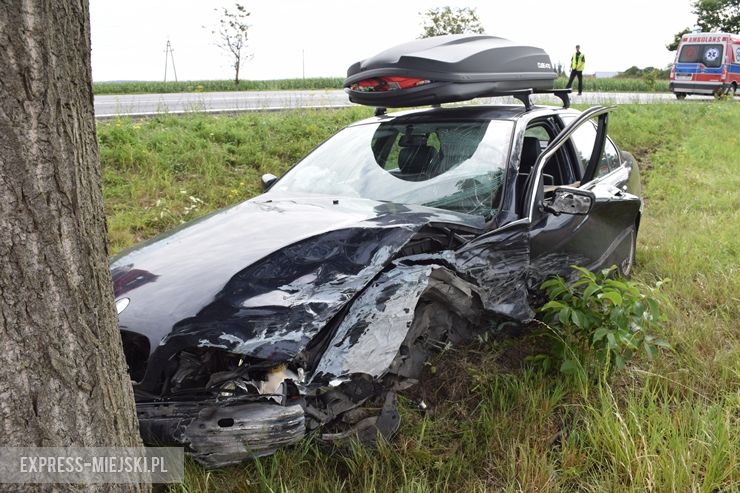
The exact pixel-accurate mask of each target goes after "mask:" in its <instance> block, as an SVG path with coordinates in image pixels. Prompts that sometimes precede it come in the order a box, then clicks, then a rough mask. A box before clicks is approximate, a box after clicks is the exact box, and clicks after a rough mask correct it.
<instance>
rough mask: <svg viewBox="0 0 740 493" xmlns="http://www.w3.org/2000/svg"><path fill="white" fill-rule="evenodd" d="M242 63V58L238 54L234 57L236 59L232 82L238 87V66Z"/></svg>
mask: <svg viewBox="0 0 740 493" xmlns="http://www.w3.org/2000/svg"><path fill="white" fill-rule="evenodd" d="M241 65H242V59H241V57H240V56H237V57H236V61H235V62H234V69H235V70H236V73H235V74H234V84H235V85H236V87H239V67H241Z"/></svg>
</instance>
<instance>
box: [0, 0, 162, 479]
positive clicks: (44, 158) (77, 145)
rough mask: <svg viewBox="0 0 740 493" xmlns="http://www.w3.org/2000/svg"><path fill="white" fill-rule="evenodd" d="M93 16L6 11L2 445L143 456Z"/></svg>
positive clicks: (40, 0) (0, 203)
mask: <svg viewBox="0 0 740 493" xmlns="http://www.w3.org/2000/svg"><path fill="white" fill-rule="evenodd" d="M89 18H90V17H89V8H88V2H87V0H77V1H75V0H58V1H54V2H48V1H44V0H9V1H4V2H3V3H2V4H0V74H1V75H0V419H1V421H0V444H1V445H2V446H47V447H53V446H139V445H141V441H140V438H139V433H138V423H137V420H136V414H135V407H134V400H133V393H132V389H131V382H130V380H129V376H128V374H127V371H126V363H125V360H124V357H123V350H122V347H121V339H120V334H119V332H118V327H117V325H118V324H117V319H116V313H115V311H114V306H113V301H114V300H113V294H112V284H111V276H110V272H109V270H108V259H107V240H106V225H105V216H104V212H103V203H102V192H101V173H100V162H99V158H98V146H97V138H96V134H95V119H94V112H93V97H92V77H91V70H90V21H89ZM18 486H20V485H18ZM41 486H43V485H41ZM93 486H94V488H93ZM100 486H102V485H90V490H98V489H100ZM26 487H27V488H29V489H35V486H34V485H26ZM55 489H57V490H71V489H75V490H79V489H80V486H79V485H64V484H58V485H55ZM106 489H108V490H115V491H142V490H147V489H148V487H147V486H141V485H107V486H106Z"/></svg>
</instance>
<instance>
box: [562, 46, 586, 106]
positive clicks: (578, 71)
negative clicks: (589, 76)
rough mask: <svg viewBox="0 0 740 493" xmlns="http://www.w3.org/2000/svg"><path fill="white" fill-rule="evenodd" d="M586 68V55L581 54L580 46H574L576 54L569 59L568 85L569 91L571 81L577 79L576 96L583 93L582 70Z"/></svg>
mask: <svg viewBox="0 0 740 493" xmlns="http://www.w3.org/2000/svg"><path fill="white" fill-rule="evenodd" d="M585 66H586V55H584V54H583V53H581V45H576V52H575V53H574V54H573V56H572V57H570V78H569V79H568V85H566V86H565V87H566V88H568V89H570V88H571V87H572V86H573V80H574V79H575V78H576V77H578V95H579V96H580V95H581V94H582V93H583V68H584V67H585Z"/></svg>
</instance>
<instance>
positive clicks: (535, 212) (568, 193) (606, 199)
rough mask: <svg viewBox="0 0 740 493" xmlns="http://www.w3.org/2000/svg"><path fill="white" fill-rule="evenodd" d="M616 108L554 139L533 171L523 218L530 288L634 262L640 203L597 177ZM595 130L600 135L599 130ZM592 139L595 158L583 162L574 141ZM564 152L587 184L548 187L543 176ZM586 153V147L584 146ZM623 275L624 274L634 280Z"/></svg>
mask: <svg viewBox="0 0 740 493" xmlns="http://www.w3.org/2000/svg"><path fill="white" fill-rule="evenodd" d="M610 110H611V108H606V107H600V106H597V107H593V108H590V109H588V110H586V111H584V112H583V113H582V114H581V115H579V116H578V117H576V118H574V119H573V120H572V121H571V122H570V123H569V124H568V125H566V126H565V128H563V130H562V131H561V132H560V133H559V134H558V135H557V136H556V137H555V138H554V139H552V141H551V143H550V145H548V147H547V148H545V149H544V150H543V151H542V154H541V155H540V156H539V158H538V159H537V161H536V163H535V165H534V166H533V171H532V173H531V176H532V179H531V180H530V183H529V187H528V189H527V195H526V201H525V206H524V209H523V213H525V214H526V215H527V218H528V219H529V228H530V230H529V241H530V257H531V258H530V262H531V266H532V278H531V279H530V286H532V287H536V286H539V283H541V281H542V280H544V279H543V278H542V277H541V276H544V273H554V272H556V273H558V274H559V275H562V276H564V277H571V276H572V275H573V273H574V271H573V269H572V268H571V266H572V265H579V266H582V267H585V268H587V269H590V270H597V269H601V268H605V267H609V266H611V265H613V264H615V265H617V266H619V267H620V268H622V270H625V267H629V268H631V264H632V260H633V259H634V242H635V237H636V219H637V216H638V214H639V210H640V204H641V203H640V199H639V198H638V197H636V196H634V195H630V194H628V193H626V192H624V190H622V189H620V188H618V187H616V186H614V184H613V183H612V182H610V181H609V180H606V178H608V176H604V177H600V176H597V175H598V174H599V173H598V172H599V166H600V163H601V161H602V156H603V153H604V147H605V142H606V141H607V124H608V114H609V111H610ZM594 125H595V132H593V130H594ZM580 129H583V131H580V134H579V135H580V136H581V137H582V136H583V135H584V134H585V135H588V139H593V140H592V141H589V142H587V144H589V145H588V146H586V147H585V148H588V147H590V148H591V153H590V156H588V159H587V160H586V159H585V158H586V156H583V158H584V159H583V160H582V161H584V162H583V164H580V163H578V162H576V161H577V159H578V158H577V155H578V154H577V149H576V144H575V142H574V140H575V139H574V135H575V134H576V133H577V132H579V130H580ZM563 146H568V148H567V149H566V150H567V151H568V152H564V153H561V155H567V156H569V158H568V159H569V160H571V161H573V162H572V163H571V166H572V167H573V168H574V169H576V170H579V173H580V175H581V180H580V181H579V182H577V183H574V184H573V185H570V186H557V187H552V186H546V185H545V184H544V179H543V176H542V170H543V168H544V167H545V165H546V164H547V162H548V160H549V159H552V158H553V156H554V155H555V153H556V152H557V151H558V150H559V149H560V148H561V147H563ZM582 147H583V146H582ZM629 268H627V269H626V270H627V272H623V273H624V274H629V272H628V270H629Z"/></svg>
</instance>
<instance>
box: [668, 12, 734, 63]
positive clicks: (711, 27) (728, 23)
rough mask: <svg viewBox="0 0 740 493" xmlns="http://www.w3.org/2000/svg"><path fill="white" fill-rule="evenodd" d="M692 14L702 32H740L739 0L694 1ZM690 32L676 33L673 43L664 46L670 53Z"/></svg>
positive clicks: (688, 29)
mask: <svg viewBox="0 0 740 493" xmlns="http://www.w3.org/2000/svg"><path fill="white" fill-rule="evenodd" d="M693 7H694V9H693V10H692V12H693V13H694V14H696V25H697V26H698V27H699V29H700V30H701V31H702V32H712V31H722V32H729V33H737V32H740V0H696V1H695V2H694V3H693ZM689 32H691V29H690V28H688V27H687V28H685V29H684V30H683V31H681V32H679V33H676V35H675V37H674V39H673V42H671V43H670V44H668V45H666V48H668V49H669V50H670V51H675V50H676V49H678V43H679V42H680V41H681V36H683V35H684V34H686V33H689Z"/></svg>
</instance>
